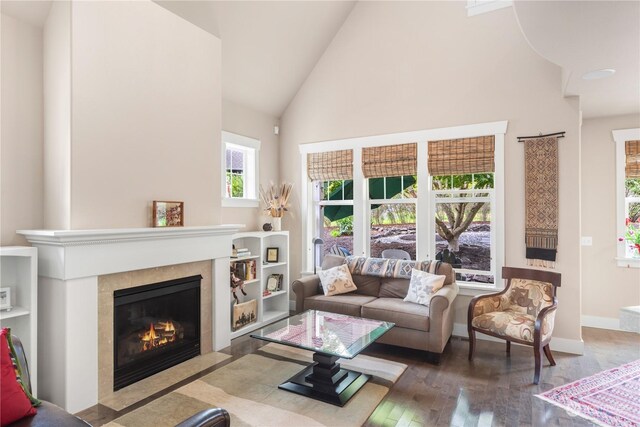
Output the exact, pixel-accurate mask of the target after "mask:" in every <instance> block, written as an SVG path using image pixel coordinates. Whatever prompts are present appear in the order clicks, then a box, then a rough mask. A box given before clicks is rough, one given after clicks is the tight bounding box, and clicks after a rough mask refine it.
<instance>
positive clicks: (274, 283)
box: [267, 274, 283, 292]
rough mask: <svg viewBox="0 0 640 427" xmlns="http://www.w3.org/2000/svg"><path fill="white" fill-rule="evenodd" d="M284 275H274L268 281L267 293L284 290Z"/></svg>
mask: <svg viewBox="0 0 640 427" xmlns="http://www.w3.org/2000/svg"><path fill="white" fill-rule="evenodd" d="M282 277H283V275H282V274H272V275H270V276H269V278H268V279H267V291H269V292H276V291H279V290H280V289H282Z"/></svg>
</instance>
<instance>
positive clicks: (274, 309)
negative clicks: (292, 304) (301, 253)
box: [229, 231, 290, 339]
mask: <svg viewBox="0 0 640 427" xmlns="http://www.w3.org/2000/svg"><path fill="white" fill-rule="evenodd" d="M232 240H233V244H234V245H235V247H236V248H247V249H248V250H249V251H250V252H251V253H252V254H253V255H251V256H249V257H242V258H231V260H230V262H231V263H232V264H233V263H236V262H241V261H243V260H249V259H252V260H255V261H256V276H257V277H258V278H257V279H254V280H249V281H246V282H245V285H251V286H245V287H244V291H245V292H246V293H247V295H240V293H238V292H236V295H237V296H238V298H239V299H240V302H241V303H242V302H247V301H250V300H253V299H255V300H256V301H257V315H256V321H255V322H254V323H251V324H249V325H246V326H244V327H242V328H240V329H238V330H237V331H234V330H231V338H232V339H233V338H237V337H239V336H242V335H245V334H247V333H249V332H252V331H254V330H256V329H260V328H262V327H264V326H266V325H268V324H269V323H272V322H275V321H276V320H280V319H284V318H285V317H287V316H288V315H289V288H290V284H289V233H288V232H287V231H255V232H243V233H237V234H234V235H233V238H232ZM267 248H278V249H279V251H278V256H279V262H274V263H263V261H264V256H266V252H267ZM256 254H257V255H256ZM274 268H275V270H274ZM276 273H277V274H282V276H283V277H282V283H281V285H280V287H281V290H279V291H276V292H272V293H270V294H269V295H264V294H263V292H264V291H265V290H266V289H267V281H268V280H269V276H271V275H272V274H276ZM230 298H231V299H230V300H231V301H233V298H232V297H230ZM231 323H232V319H229V327H231Z"/></svg>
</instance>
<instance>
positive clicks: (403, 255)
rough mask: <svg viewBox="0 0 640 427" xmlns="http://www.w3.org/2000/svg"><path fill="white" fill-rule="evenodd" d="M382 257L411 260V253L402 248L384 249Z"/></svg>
mask: <svg viewBox="0 0 640 427" xmlns="http://www.w3.org/2000/svg"><path fill="white" fill-rule="evenodd" d="M382 258H390V259H406V260H411V255H409V252H407V251H405V250H402V249H385V250H384V251H382Z"/></svg>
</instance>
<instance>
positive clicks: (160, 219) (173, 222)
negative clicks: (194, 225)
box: [153, 200, 184, 227]
mask: <svg viewBox="0 0 640 427" xmlns="http://www.w3.org/2000/svg"><path fill="white" fill-rule="evenodd" d="M153 226H154V227H183V226H184V202H167V201H159V200H154V201H153Z"/></svg>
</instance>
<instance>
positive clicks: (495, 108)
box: [280, 2, 581, 346]
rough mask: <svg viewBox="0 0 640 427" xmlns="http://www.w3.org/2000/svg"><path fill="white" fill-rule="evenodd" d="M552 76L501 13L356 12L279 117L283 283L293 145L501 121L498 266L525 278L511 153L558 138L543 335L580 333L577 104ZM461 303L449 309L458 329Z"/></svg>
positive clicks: (296, 265)
mask: <svg viewBox="0 0 640 427" xmlns="http://www.w3.org/2000/svg"><path fill="white" fill-rule="evenodd" d="M560 74H561V71H560V69H559V67H557V66H555V65H553V64H550V63H549V62H547V61H546V60H544V59H542V58H541V57H539V56H538V55H537V54H536V53H535V52H533V51H532V50H531V48H530V47H529V45H528V44H527V42H526V41H525V39H524V37H523V36H522V33H521V32H520V30H519V28H518V25H517V22H516V19H515V16H514V13H513V10H512V9H511V8H507V9H502V10H499V11H495V12H492V13H488V14H485V15H480V16H477V17H473V18H467V16H466V10H465V8H464V3H463V2H360V3H358V4H357V5H356V6H355V8H354V9H353V11H352V13H351V15H350V16H349V17H348V18H347V20H346V22H345V24H344V26H343V27H342V28H341V29H340V31H339V32H338V34H337V35H336V37H335V38H334V40H333V42H332V43H331V45H330V46H329V47H328V48H327V50H326V51H325V53H324V55H323V57H322V58H321V59H320V60H319V62H318V63H317V65H316V67H315V69H314V70H313V72H312V73H311V74H310V76H309V77H308V79H307V80H306V82H305V84H304V85H303V86H302V87H301V88H300V90H299V92H298V94H297V95H296V97H295V98H294V100H293V101H292V102H291V104H290V105H289V107H288V108H287V110H286V112H285V114H284V115H283V117H282V120H281V121H282V126H281V146H282V149H281V154H280V156H281V164H283V165H287V167H286V168H282V172H281V177H282V178H283V179H284V180H287V181H290V182H294V183H295V195H294V200H293V201H294V203H296V206H295V209H294V212H293V214H294V217H292V216H288V217H285V224H284V226H285V228H286V229H288V230H295V231H296V232H293V233H292V235H291V246H292V251H291V253H292V257H291V264H292V269H291V271H292V274H293V275H296V274H299V272H300V270H301V256H300V252H299V251H298V250H296V248H299V250H300V251H302V250H303V243H302V242H301V241H300V234H301V233H300V232H299V230H301V224H300V220H299V212H300V211H299V203H300V201H299V189H300V187H301V185H302V183H301V182H300V170H299V167H300V155H299V153H298V144H303V143H307V142H316V141H323V140H335V139H342V138H348V137H357V136H366V135H376V134H387V133H396V132H402V131H410V130H420V129H432V128H439V127H446V126H454V125H462V124H472V123H481V122H490V121H497V120H508V121H509V127H508V132H507V134H506V138H505V174H506V176H505V178H506V180H505V181H506V209H505V210H506V212H505V214H506V218H507V221H506V224H505V233H506V251H505V252H506V265H509V266H514V267H525V266H526V260H525V244H524V227H525V221H524V217H525V203H524V154H523V146H522V144H519V143H517V142H516V137H517V136H519V135H531V134H537V133H538V132H545V133H546V132H556V131H566V132H567V134H566V138H564V139H562V140H561V141H560V153H559V158H560V177H559V180H560V203H559V209H560V217H559V229H560V231H559V246H558V261H557V268H556V271H558V272H560V273H562V288H561V289H560V290H559V293H558V295H559V300H560V308H559V310H558V314H557V316H556V327H555V332H554V335H555V336H556V337H561V338H565V339H567V340H570V341H571V342H572V343H577V344H578V346H579V344H580V343H579V340H580V339H581V331H580V281H581V278H580V275H581V272H580V249H581V248H580V245H579V238H580V209H579V207H580V147H579V137H580V136H579V131H580V128H579V102H578V100H577V99H575V98H571V99H567V98H563V97H562V94H561V90H560ZM468 301H469V298H468V297H462V296H461V297H459V298H458V299H457V300H456V308H457V312H456V320H455V321H456V323H460V324H466V307H467V305H468Z"/></svg>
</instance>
